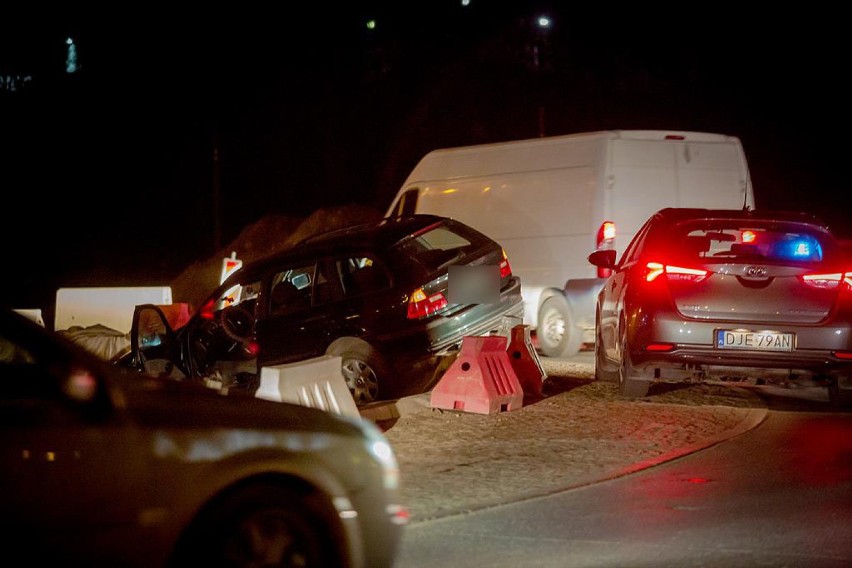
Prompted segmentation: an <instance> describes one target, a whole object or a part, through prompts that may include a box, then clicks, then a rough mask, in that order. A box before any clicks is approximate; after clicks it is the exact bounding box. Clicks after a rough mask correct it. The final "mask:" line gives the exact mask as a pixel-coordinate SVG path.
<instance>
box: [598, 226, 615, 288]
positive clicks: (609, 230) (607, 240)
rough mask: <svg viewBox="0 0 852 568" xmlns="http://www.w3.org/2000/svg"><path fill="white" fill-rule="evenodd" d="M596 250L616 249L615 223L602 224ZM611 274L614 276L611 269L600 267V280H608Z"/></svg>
mask: <svg viewBox="0 0 852 568" xmlns="http://www.w3.org/2000/svg"><path fill="white" fill-rule="evenodd" d="M595 248H596V249H597V250H602V249H613V248H615V223H613V222H612V221H604V222H603V223H601V226H600V227H599V228H598V235H597V238H596V239H595ZM610 274H612V270H611V269H609V268H601V267H600V266H599V267H598V278H607V277H608V276H609V275H610Z"/></svg>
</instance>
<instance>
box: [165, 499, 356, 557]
mask: <svg viewBox="0 0 852 568" xmlns="http://www.w3.org/2000/svg"><path fill="white" fill-rule="evenodd" d="M333 519H334V517H333V516H331V515H330V514H329V509H328V508H327V507H324V506H322V505H321V501H320V500H319V499H318V498H317V497H316V496H312V495H306V494H302V493H299V492H297V491H294V490H289V489H287V488H284V487H279V486H276V485H270V484H254V485H249V486H246V487H242V488H240V489H238V490H236V491H234V492H231V493H229V494H227V495H225V496H224V497H222V498H220V499H219V500H217V501H214V502H212V503H211V504H209V505H208V506H207V507H205V508H204V509H203V510H202V512H201V514H200V516H199V517H198V519H197V520H196V521H195V522H194V523H193V524H192V526H191V527H190V528H189V530H188V531H187V533H186V534H185V535H184V536H183V538H182V539H181V540H180V542H179V544H178V547H177V549H176V551H175V555H174V557H173V558H172V562H170V565H171V566H233V567H243V566H244V567H249V566H260V565H264V566H335V565H338V563H339V562H340V558H339V557H338V556H339V553H338V552H337V551H336V548H335V545H334V543H335V536H334V535H336V534H338V533H339V530H338V528H337V527H336V526H334V522H335V521H334V520H333Z"/></svg>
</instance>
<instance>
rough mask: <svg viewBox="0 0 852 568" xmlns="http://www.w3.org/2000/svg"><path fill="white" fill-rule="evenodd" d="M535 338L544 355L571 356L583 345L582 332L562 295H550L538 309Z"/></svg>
mask: <svg viewBox="0 0 852 568" xmlns="http://www.w3.org/2000/svg"><path fill="white" fill-rule="evenodd" d="M536 338H537V339H538V346H539V349H541V352H542V353H543V354H544V355H545V356H546V357H572V356H574V355H576V354H577V353H578V352H579V351H580V347H582V346H583V333H582V332H581V331H580V329H579V328H578V327H577V326H576V325H575V323H574V317H573V315H572V314H571V308H570V306H569V305H568V301H567V300H566V299H565V297H564V296H561V295H560V296H551V297H550V298H548V299H546V300H545V301H544V303H543V304H542V305H541V309H539V311H538V325H537V326H536Z"/></svg>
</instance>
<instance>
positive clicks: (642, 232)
mask: <svg viewBox="0 0 852 568" xmlns="http://www.w3.org/2000/svg"><path fill="white" fill-rule="evenodd" d="M649 226H650V225H649V224H648V223H646V224H645V225H644V226H643V227H642V228H641V229H639V232H638V233H636V236H635V237H633V240H632V241H630V243H629V244H628V245H627V248H626V249H625V250H624V254H622V255H621V260H620V261H619V262H618V266H619V267H623V266H626V265H627V264H631V263H633V262H636V260H637V259H638V258H639V255H640V254H641V253H642V249H643V248H644V243H645V239H646V238H647V236H648V228H649Z"/></svg>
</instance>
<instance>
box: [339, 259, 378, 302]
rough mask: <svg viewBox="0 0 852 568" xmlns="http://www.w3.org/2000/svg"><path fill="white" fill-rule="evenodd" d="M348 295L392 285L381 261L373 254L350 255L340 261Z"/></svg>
mask: <svg viewBox="0 0 852 568" xmlns="http://www.w3.org/2000/svg"><path fill="white" fill-rule="evenodd" d="M338 267H339V270H340V273H341V275H342V277H343V284H344V288H345V291H346V296H347V297H348V296H358V295H361V294H367V293H370V292H374V291H377V290H383V289H386V288H389V287H390V279H389V278H388V275H387V273H386V272H385V271H384V270H383V269H382V266H381V263H379V262H378V261H377V260H376V259H374V258H372V257H371V256H366V255H365V256H350V257H347V258H345V259H343V260H340V261H338Z"/></svg>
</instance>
